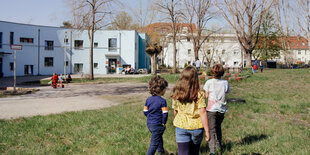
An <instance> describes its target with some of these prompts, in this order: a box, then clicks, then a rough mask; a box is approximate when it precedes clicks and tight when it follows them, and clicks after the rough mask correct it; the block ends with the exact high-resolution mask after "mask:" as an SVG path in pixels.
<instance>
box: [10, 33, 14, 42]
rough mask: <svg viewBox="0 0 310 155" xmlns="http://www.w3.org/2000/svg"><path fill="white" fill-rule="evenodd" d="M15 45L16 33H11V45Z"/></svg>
mask: <svg viewBox="0 0 310 155" xmlns="http://www.w3.org/2000/svg"><path fill="white" fill-rule="evenodd" d="M13 44H14V32H10V45H13Z"/></svg>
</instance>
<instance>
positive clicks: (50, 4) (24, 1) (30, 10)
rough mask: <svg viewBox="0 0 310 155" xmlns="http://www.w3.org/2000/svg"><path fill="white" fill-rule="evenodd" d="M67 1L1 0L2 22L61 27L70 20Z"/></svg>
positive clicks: (0, 12) (0, 17) (0, 15)
mask: <svg viewBox="0 0 310 155" xmlns="http://www.w3.org/2000/svg"><path fill="white" fill-rule="evenodd" d="M64 1H65V0H0V20H1V21H10V22H17V23H25V24H34V25H46V26H61V25H62V22H63V21H66V20H70V19H71V17H70V8H69V7H68V6H67V5H66V3H65V2H64Z"/></svg>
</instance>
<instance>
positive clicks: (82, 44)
mask: <svg viewBox="0 0 310 155" xmlns="http://www.w3.org/2000/svg"><path fill="white" fill-rule="evenodd" d="M77 45H79V46H77ZM83 48H84V40H74V49H83Z"/></svg>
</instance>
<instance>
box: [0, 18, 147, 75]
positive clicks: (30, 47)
mask: <svg viewBox="0 0 310 155" xmlns="http://www.w3.org/2000/svg"><path fill="white" fill-rule="evenodd" d="M146 39H147V35H145V34H138V33H137V32H136V31H134V30H121V31H105V30H104V31H103V30H100V31H96V33H95V38H94V56H93V62H94V64H93V65H94V74H109V73H117V72H119V70H120V69H122V67H123V66H124V65H130V66H131V67H132V68H135V69H139V68H144V69H148V68H149V64H150V59H149V56H147V55H146V54H145V52H144V50H145V46H146V44H145V40H146ZM11 44H18V45H22V46H23V47H22V50H20V51H17V63H16V68H17V76H24V75H51V74H52V73H54V72H55V73H58V74H60V73H64V72H66V73H85V74H88V73H89V59H90V56H89V47H90V45H89V39H88V34H87V31H86V30H85V31H80V30H75V29H66V28H59V27H49V26H38V25H28V24H19V23H12V22H5V21H0V76H1V75H2V76H13V68H14V54H13V53H14V51H13V50H11V49H10V45H11ZM65 66H66V67H65Z"/></svg>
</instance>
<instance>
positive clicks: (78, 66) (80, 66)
mask: <svg viewBox="0 0 310 155" xmlns="http://www.w3.org/2000/svg"><path fill="white" fill-rule="evenodd" d="M74 72H75V73H79V72H83V64H80V63H76V64H74Z"/></svg>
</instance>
